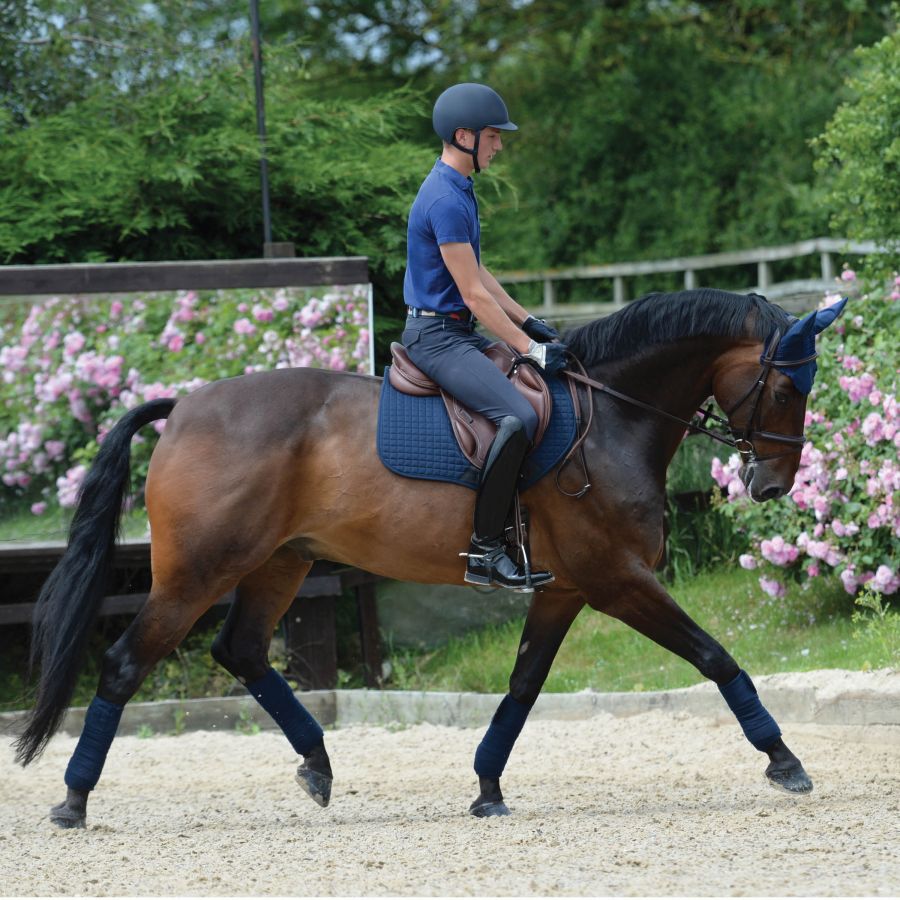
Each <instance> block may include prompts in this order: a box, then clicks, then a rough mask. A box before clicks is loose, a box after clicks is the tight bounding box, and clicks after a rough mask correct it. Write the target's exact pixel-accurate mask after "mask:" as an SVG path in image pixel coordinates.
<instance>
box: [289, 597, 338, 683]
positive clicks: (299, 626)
mask: <svg viewBox="0 0 900 900" xmlns="http://www.w3.org/2000/svg"><path fill="white" fill-rule="evenodd" d="M335 600H336V598H335V597H297V598H296V599H295V600H294V602H293V603H292V604H291V608H290V609H289V610H288V613H287V616H285V623H286V625H287V653H288V672H287V674H288V677H289V678H293V679H294V680H295V681H296V682H297V683H298V684H299V685H300V688H301V689H302V690H306V691H314V690H330V689H332V688H335V687H337V632H336V629H335V624H334V604H335Z"/></svg>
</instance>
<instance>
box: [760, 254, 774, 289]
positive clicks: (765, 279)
mask: <svg viewBox="0 0 900 900" xmlns="http://www.w3.org/2000/svg"><path fill="white" fill-rule="evenodd" d="M771 283H772V265H771V263H767V262H764V261H763V260H760V261H759V262H758V263H757V264H756V286H757V287H759V288H767V287H768V286H769V285H770V284H771Z"/></svg>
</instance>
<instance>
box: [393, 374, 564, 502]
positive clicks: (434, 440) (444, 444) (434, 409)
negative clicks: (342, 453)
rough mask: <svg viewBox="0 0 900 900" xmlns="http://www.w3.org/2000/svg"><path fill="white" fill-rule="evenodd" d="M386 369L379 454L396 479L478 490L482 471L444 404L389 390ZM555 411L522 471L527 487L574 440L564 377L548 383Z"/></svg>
mask: <svg viewBox="0 0 900 900" xmlns="http://www.w3.org/2000/svg"><path fill="white" fill-rule="evenodd" d="M389 368H390V366H386V367H385V372H384V382H383V384H382V386H381V403H380V404H379V407H378V456H379V457H380V459H381V461H382V462H383V463H384V464H385V465H386V466H387V467H388V468H389V469H390V470H391V471H392V472H396V474H397V475H404V476H405V477H407V478H423V479H425V480H427V481H449V482H451V483H452V484H461V485H464V486H465V487H470V488H476V487H478V479H479V477H480V474H481V473H480V470H479V469H476V468H475V467H474V466H473V465H472V464H471V463H470V462H469V461H468V460H467V459H466V458H465V456H463V452H462V450H460V449H459V444H457V442H456V436H455V435H454V434H453V428H452V426H451V425H450V417H449V416H448V415H447V409H446V407H445V406H444V401H443V400H442V399H441V397H439V396H434V397H412V396H410V395H409V394H403V393H401V392H400V391H398V390H395V389H394V388H393V387H391V384H390V381H389V379H388V371H387V370H388V369H389ZM547 383H548V385H549V387H550V393H551V394H552V395H553V412H552V414H551V416H550V422H549V424H548V425H547V430H546V432H545V433H544V437H543V440H542V441H541V442H540V444H538V446H537V447H535V448H534V450H532V451H531V453H530V454H529V456H528V458H527V459H526V460H525V465H524V467H523V470H522V475H523V487H530V486H531V485H533V484H534V483H535V482H536V481H538V480H539V479H541V478H543V476H544V475H546V474H547V473H548V472H549V471H550V470H551V469H553V468H554V467H555V466H556V465H557V464H558V463H559V462H560V460H562V458H563V457H564V456H565V455H566V453H567V452H568V450H569V448H570V447H571V446H572V443H573V442H574V440H575V431H576V421H575V410H574V408H573V406H572V397H571V395H570V394H569V389H568V388H567V387H566V385H565V384H563V381H562V379H561V378H550V379H548V382H547Z"/></svg>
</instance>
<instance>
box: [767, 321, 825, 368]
mask: <svg viewBox="0 0 900 900" xmlns="http://www.w3.org/2000/svg"><path fill="white" fill-rule="evenodd" d="M816 315H817V314H816V313H814V312H811V313H810V314H809V315H808V316H805V317H804V318H802V319H797V321H796V322H794V323H793V325H791V327H790V328H789V329H788V330H787V331H786V332H785V333H784V334H783V335H782V338H781V341H780V342H779V344H778V349H777V350H776V351H775V360H776V362H777V361H780V360H785V361H787V360H792V359H804V358H805V357H807V356H811V355H812V354H813V353H815V352H816V330H815V329H816ZM823 327H824V326H823Z"/></svg>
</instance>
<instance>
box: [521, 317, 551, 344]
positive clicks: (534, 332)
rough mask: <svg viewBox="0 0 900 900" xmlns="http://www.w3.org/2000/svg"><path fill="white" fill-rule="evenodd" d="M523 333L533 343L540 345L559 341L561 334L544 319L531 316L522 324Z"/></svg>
mask: <svg viewBox="0 0 900 900" xmlns="http://www.w3.org/2000/svg"><path fill="white" fill-rule="evenodd" d="M522 331H524V332H525V334H527V335H528V337H530V338H531V339H532V340H533V341H538V342H539V343H540V342H543V341H558V340H559V332H558V331H557V330H556V329H555V328H554V327H553V326H552V325H548V324H547V323H546V322H545V321H544V320H543V319H536V318H535V317H534V316H529V317H528V318H527V319H526V320H525V321H524V322H523V323H522Z"/></svg>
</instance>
